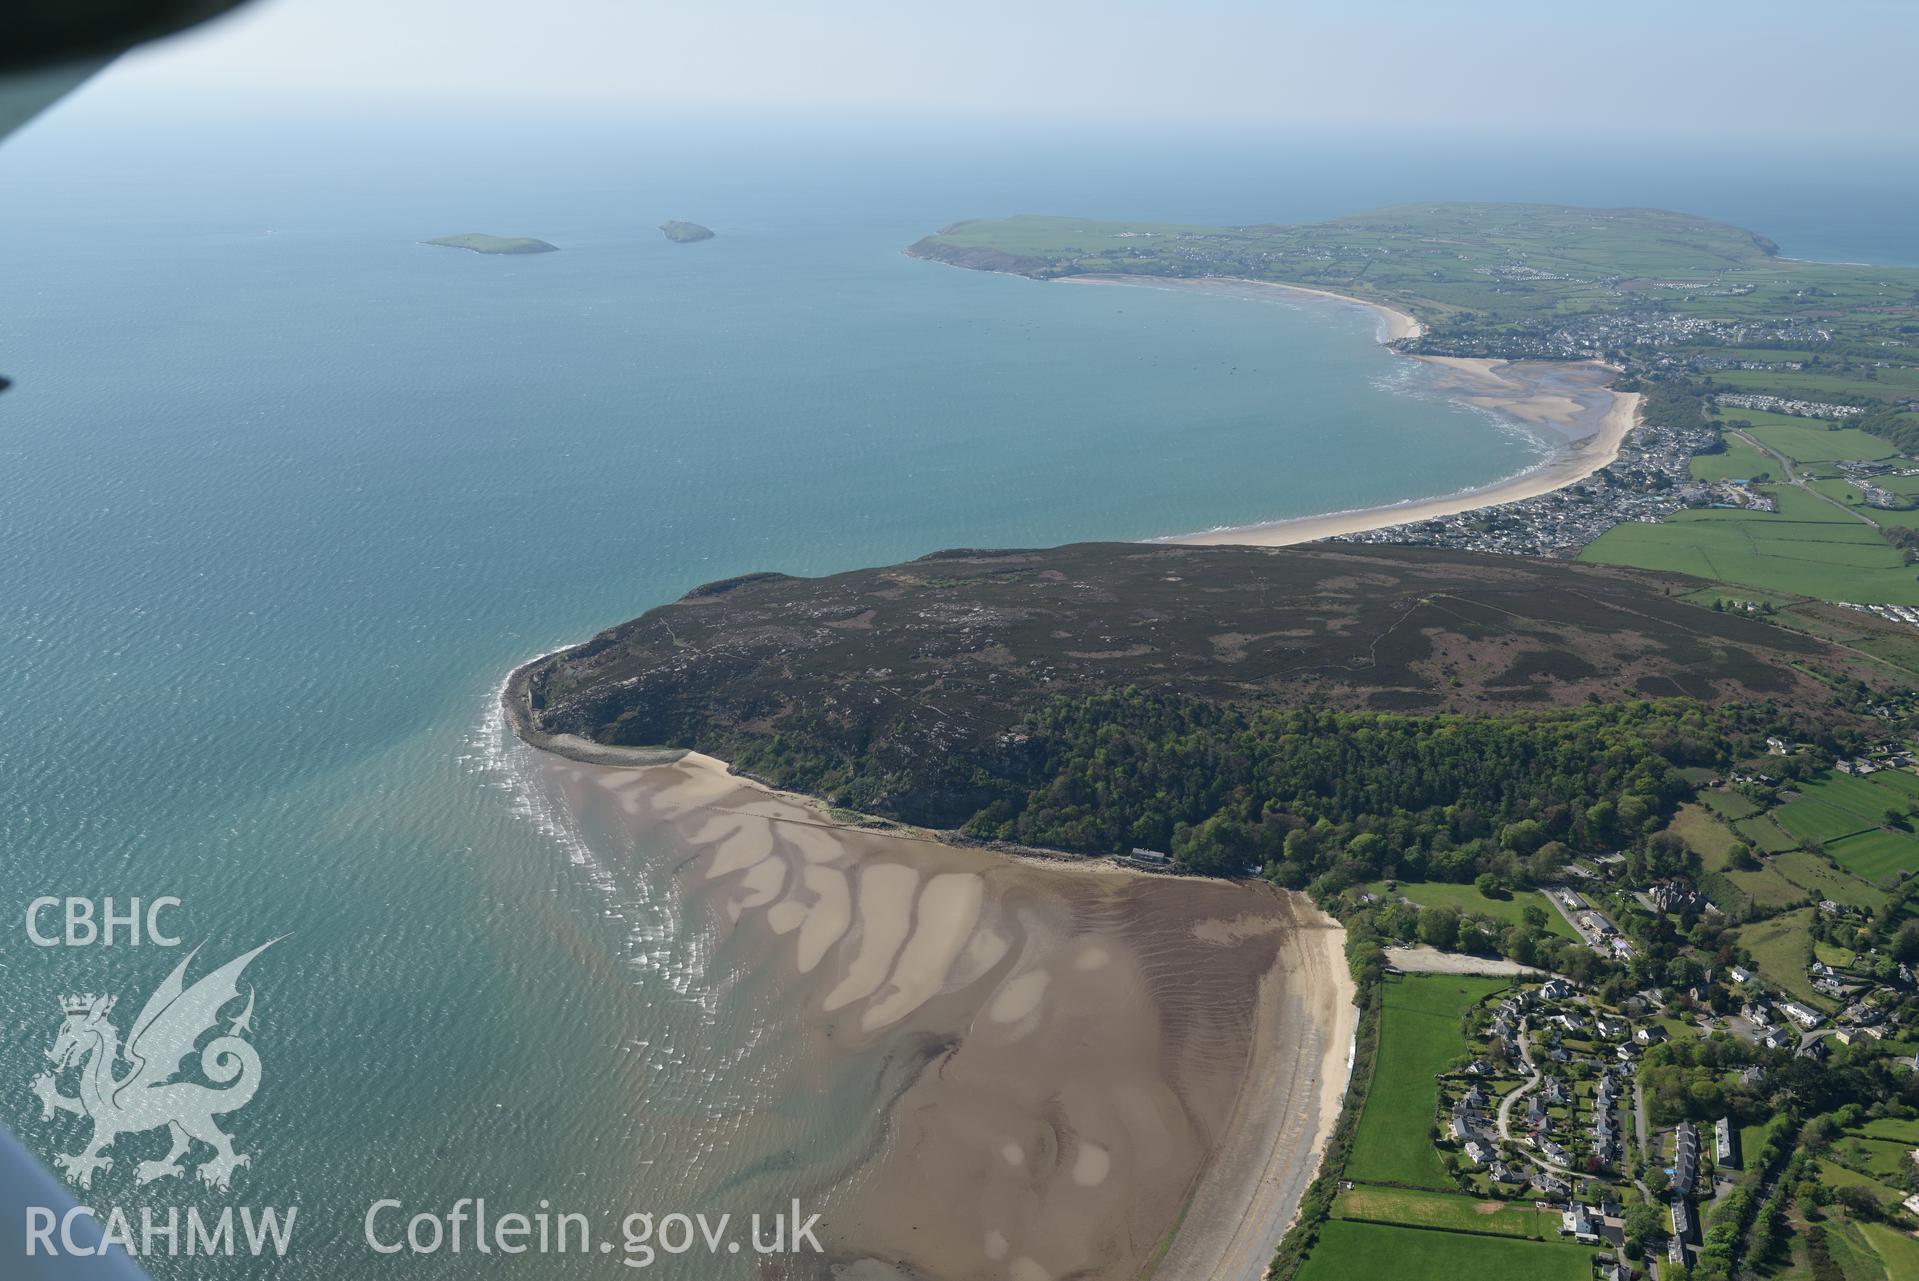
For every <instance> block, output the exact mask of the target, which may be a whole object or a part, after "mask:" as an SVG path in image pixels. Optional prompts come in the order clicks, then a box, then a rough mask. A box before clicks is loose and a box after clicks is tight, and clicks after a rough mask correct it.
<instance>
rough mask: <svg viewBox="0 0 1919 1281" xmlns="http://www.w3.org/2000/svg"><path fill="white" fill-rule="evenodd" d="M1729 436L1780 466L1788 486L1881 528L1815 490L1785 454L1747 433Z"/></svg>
mask: <svg viewBox="0 0 1919 1281" xmlns="http://www.w3.org/2000/svg"><path fill="white" fill-rule="evenodd" d="M1729 434H1730V435H1734V436H1737V437H1739V439H1741V440H1743V441H1745V442H1746V443H1747V444H1748V445H1751V446H1752V447H1753V448H1754V449H1756V450H1758V451H1759V452H1760V453H1762V454H1764V455H1765V456H1766V457H1768V458H1770V459H1772V460H1774V461H1775V462H1777V463H1778V464H1779V466H1780V467H1782V468H1783V469H1784V470H1785V473H1786V483H1787V484H1788V485H1795V486H1797V487H1798V488H1800V489H1802V490H1804V491H1805V492H1806V493H1808V494H1811V495H1812V496H1813V497H1814V498H1817V499H1818V500H1819V501H1820V502H1822V503H1826V504H1828V505H1829V506H1832V507H1837V508H1838V509H1839V510H1840V511H1842V512H1844V513H1846V515H1848V516H1850V517H1852V518H1853V519H1854V520H1857V521H1863V522H1864V523H1866V524H1868V525H1870V526H1872V527H1873V528H1874V529H1878V528H1879V522H1878V521H1876V520H1874V519H1873V518H1872V517H1870V516H1868V515H1866V514H1865V513H1864V512H1862V511H1856V510H1854V509H1853V508H1851V507H1848V506H1847V505H1846V504H1844V503H1842V502H1840V501H1839V500H1838V499H1837V498H1833V497H1832V496H1830V495H1828V494H1822V493H1820V492H1819V491H1818V490H1816V489H1814V488H1813V487H1812V486H1811V485H1808V484H1807V483H1806V481H1805V478H1804V477H1802V476H1801V475H1800V474H1799V473H1798V472H1797V471H1795V470H1794V469H1793V465H1792V459H1790V458H1788V457H1786V456H1785V455H1784V454H1782V453H1780V452H1779V451H1778V450H1776V449H1774V448H1772V447H1771V446H1770V445H1765V444H1761V443H1760V442H1759V441H1758V440H1757V439H1755V438H1754V437H1752V436H1749V435H1747V434H1746V433H1745V432H1743V431H1740V430H1738V429H1737V428H1733V429H1731V431H1730V432H1729Z"/></svg>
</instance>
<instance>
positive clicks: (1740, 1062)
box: [1639, 1033, 1770, 1125]
mask: <svg viewBox="0 0 1919 1281" xmlns="http://www.w3.org/2000/svg"><path fill="white" fill-rule="evenodd" d="M1767 1057H1770V1055H1769V1053H1768V1052H1767V1051H1764V1050H1760V1049H1757V1048H1756V1047H1755V1046H1753V1045H1751V1044H1750V1043H1748V1042H1745V1041H1741V1040H1739V1039H1737V1038H1736V1037H1731V1036H1727V1035H1725V1034H1723V1033H1721V1034H1719V1035H1716V1036H1710V1037H1705V1038H1703V1039H1701V1040H1696V1041H1693V1040H1672V1041H1663V1042H1661V1043H1660V1044H1658V1045H1655V1046H1653V1047H1652V1048H1651V1049H1650V1050H1648V1051H1646V1056H1645V1058H1644V1060H1642V1061H1641V1063H1640V1065H1639V1088H1640V1090H1641V1091H1642V1092H1643V1093H1644V1095H1645V1099H1646V1106H1647V1109H1648V1110H1649V1111H1650V1113H1651V1114H1652V1119H1653V1121H1654V1122H1655V1123H1657V1124H1659V1125H1673V1124H1676V1123H1677V1122H1680V1121H1686V1120H1693V1121H1712V1120H1715V1119H1717V1118H1719V1117H1722V1116H1727V1115H1731V1116H1732V1117H1734V1118H1735V1119H1738V1120H1740V1121H1755V1120H1759V1119H1761V1118H1763V1117H1766V1116H1768V1115H1770V1105H1769V1103H1768V1102H1767V1098H1768V1096H1767V1094H1766V1092H1765V1091H1764V1090H1762V1089H1760V1088H1758V1087H1755V1086H1749V1085H1745V1084H1742V1083H1741V1082H1740V1080H1739V1078H1738V1075H1737V1072H1738V1069H1740V1068H1743V1067H1746V1066H1748V1065H1750V1064H1752V1063H1754V1062H1757V1061H1759V1060H1761V1059H1762V1058H1767Z"/></svg>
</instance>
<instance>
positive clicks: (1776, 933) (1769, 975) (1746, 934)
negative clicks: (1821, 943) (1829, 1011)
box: [1739, 907, 1829, 1009]
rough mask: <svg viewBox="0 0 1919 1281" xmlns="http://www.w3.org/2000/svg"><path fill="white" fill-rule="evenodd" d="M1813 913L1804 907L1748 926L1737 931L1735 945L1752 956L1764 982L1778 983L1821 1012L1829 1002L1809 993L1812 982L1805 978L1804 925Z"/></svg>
mask: <svg viewBox="0 0 1919 1281" xmlns="http://www.w3.org/2000/svg"><path fill="white" fill-rule="evenodd" d="M1813 911H1814V909H1813V908H1810V907H1805V908H1801V909H1799V910H1798V911H1796V912H1788V913H1786V914H1785V915H1783V916H1775V917H1773V918H1772V919H1771V920H1769V921H1760V922H1758V923H1756V924H1753V925H1748V926H1746V927H1745V928H1744V929H1742V930H1740V931H1739V942H1740V943H1741V944H1742V945H1743V946H1744V947H1745V948H1746V950H1747V951H1749V952H1751V953H1752V959H1753V964H1755V965H1757V966H1758V967H1759V973H1760V974H1761V975H1763V976H1764V977H1765V978H1766V980H1767V981H1768V982H1771V983H1776V984H1778V985H1779V986H1780V987H1782V988H1784V989H1785V990H1786V991H1787V992H1789V993H1791V994H1792V996H1793V997H1795V998H1796V999H1798V1000H1800V1001H1804V1002H1806V1003H1807V1004H1809V1005H1813V1006H1815V1007H1817V1008H1820V1009H1825V1008H1827V1007H1828V1005H1829V1002H1827V1001H1826V999H1825V998H1824V997H1822V996H1820V995H1819V994H1818V993H1817V992H1815V991H1813V990H1812V980H1811V979H1810V978H1808V977H1807V975H1806V958H1807V957H1808V956H1809V955H1810V950H1809V949H1810V946H1811V936H1810V935H1808V934H1807V932H1806V926H1807V925H1808V924H1809V923H1810V922H1811V920H1812V913H1813Z"/></svg>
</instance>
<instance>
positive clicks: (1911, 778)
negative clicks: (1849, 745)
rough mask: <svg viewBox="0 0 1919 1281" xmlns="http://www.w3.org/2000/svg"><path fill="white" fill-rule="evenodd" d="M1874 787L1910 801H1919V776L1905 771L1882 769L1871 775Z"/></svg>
mask: <svg viewBox="0 0 1919 1281" xmlns="http://www.w3.org/2000/svg"><path fill="white" fill-rule="evenodd" d="M1871 780H1872V785H1873V786H1874V787H1883V788H1885V789H1886V790H1888V791H1893V792H1897V793H1899V795H1901V796H1903V797H1906V798H1907V799H1908V800H1914V801H1919V774H1914V773H1912V772H1911V771H1910V770H1903V769H1882V770H1880V771H1879V772H1878V773H1877V774H1874V775H1871Z"/></svg>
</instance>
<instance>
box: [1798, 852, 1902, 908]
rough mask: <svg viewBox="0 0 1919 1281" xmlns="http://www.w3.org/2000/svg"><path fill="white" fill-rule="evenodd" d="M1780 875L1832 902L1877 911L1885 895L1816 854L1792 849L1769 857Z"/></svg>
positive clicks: (1883, 904)
mask: <svg viewBox="0 0 1919 1281" xmlns="http://www.w3.org/2000/svg"><path fill="white" fill-rule="evenodd" d="M1772 866H1773V868H1774V869H1775V870H1777V871H1778V872H1779V874H1780V875H1781V876H1783V877H1785V878H1786V879H1787V880H1788V881H1791V882H1792V883H1793V884H1794V885H1797V886H1799V887H1800V888H1802V889H1804V890H1807V891H1809V892H1810V893H1813V894H1816V895H1818V896H1819V897H1820V898H1829V899H1831V900H1832V901H1833V902H1835V903H1844V904H1846V905H1847V906H1848V907H1863V908H1866V909H1867V910H1869V911H1877V910H1878V909H1880V908H1881V907H1884V906H1885V904H1886V895H1885V894H1884V893H1883V892H1882V891H1880V890H1878V889H1876V888H1875V887H1873V886H1871V885H1868V884H1867V883H1866V882H1864V881H1862V880H1860V879H1859V878H1858V877H1856V876H1848V875H1846V874H1845V873H1844V872H1841V871H1840V870H1839V869H1838V868H1836V867H1834V866H1833V865H1832V864H1831V863H1829V862H1827V861H1826V860H1825V859H1823V858H1821V857H1819V856H1818V855H1817V854H1807V853H1801V852H1794V853H1791V854H1781V855H1780V856H1779V857H1777V858H1775V859H1773V860H1772Z"/></svg>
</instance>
